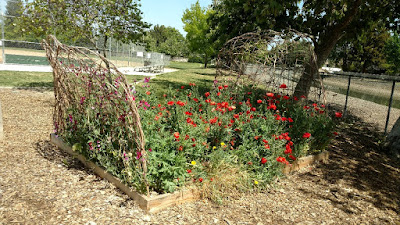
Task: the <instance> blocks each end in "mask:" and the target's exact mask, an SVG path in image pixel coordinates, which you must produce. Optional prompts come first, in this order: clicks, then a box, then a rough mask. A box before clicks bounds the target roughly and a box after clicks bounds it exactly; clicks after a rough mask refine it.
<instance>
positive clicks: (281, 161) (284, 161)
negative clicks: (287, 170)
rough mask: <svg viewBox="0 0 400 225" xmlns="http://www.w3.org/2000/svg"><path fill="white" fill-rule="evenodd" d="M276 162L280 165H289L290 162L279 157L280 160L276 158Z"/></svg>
mask: <svg viewBox="0 0 400 225" xmlns="http://www.w3.org/2000/svg"><path fill="white" fill-rule="evenodd" d="M276 161H278V162H280V163H285V164H289V162H288V161H286V158H284V157H281V156H279V157H278V158H276Z"/></svg>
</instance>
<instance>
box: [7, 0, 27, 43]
mask: <svg viewBox="0 0 400 225" xmlns="http://www.w3.org/2000/svg"><path fill="white" fill-rule="evenodd" d="M22 6H23V4H22V0H15V1H7V5H6V12H5V15H4V35H5V36H4V37H5V39H7V40H18V39H20V38H21V35H20V34H19V32H18V29H19V28H18V26H17V21H16V20H17V18H18V17H20V16H21V12H22ZM2 22H3V21H2Z"/></svg>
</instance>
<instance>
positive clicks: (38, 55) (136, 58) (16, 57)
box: [0, 0, 171, 72]
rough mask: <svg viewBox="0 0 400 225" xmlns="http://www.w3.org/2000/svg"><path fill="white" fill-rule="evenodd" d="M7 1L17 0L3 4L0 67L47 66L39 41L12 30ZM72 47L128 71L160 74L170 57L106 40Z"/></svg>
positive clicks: (14, 21)
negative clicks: (94, 54) (101, 55)
mask: <svg viewBox="0 0 400 225" xmlns="http://www.w3.org/2000/svg"><path fill="white" fill-rule="evenodd" d="M8 2H16V1H12V0H9V1H6V2H5V3H3V4H4V5H3V6H2V7H3V8H2V9H1V10H2V12H1V18H0V19H1V21H0V23H1V41H0V51H1V54H0V64H13V65H36V66H48V65H49V62H48V60H47V58H46V53H45V51H44V49H43V48H42V46H41V45H40V41H41V40H39V39H40V38H36V37H31V36H23V35H21V34H20V32H19V33H18V31H17V30H16V29H15V27H16V21H17V19H18V16H15V15H7V14H6V13H7V10H5V9H4V7H5V6H6V5H7V4H8ZM31 40H35V41H31ZM68 44H70V45H71V43H68ZM72 45H74V46H76V47H85V48H88V49H90V50H93V51H97V52H98V53H101V54H104V52H105V54H106V56H107V58H108V59H109V61H111V62H112V63H113V64H114V65H115V66H116V67H117V68H123V69H125V70H127V71H140V72H162V71H163V69H164V67H165V66H168V65H169V62H170V60H171V57H170V56H168V55H165V54H163V53H157V52H146V50H145V46H144V44H142V43H137V44H133V43H132V44H125V43H121V42H119V41H117V40H115V39H111V40H110V39H109V41H108V42H107V43H106V44H105V45H104V42H103V43H102V40H99V41H98V42H96V43H93V44H83V43H75V44H74V43H72ZM98 46H103V47H98ZM104 46H107V48H104Z"/></svg>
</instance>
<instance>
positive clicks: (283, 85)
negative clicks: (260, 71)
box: [279, 84, 287, 88]
mask: <svg viewBox="0 0 400 225" xmlns="http://www.w3.org/2000/svg"><path fill="white" fill-rule="evenodd" d="M279 88H287V86H286V84H281V86H279Z"/></svg>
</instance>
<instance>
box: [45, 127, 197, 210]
mask: <svg viewBox="0 0 400 225" xmlns="http://www.w3.org/2000/svg"><path fill="white" fill-rule="evenodd" d="M50 140H51V142H52V143H53V144H55V145H56V146H57V147H59V148H61V149H62V150H64V151H65V152H67V153H69V154H70V155H72V156H73V157H75V158H76V159H78V160H79V161H81V162H82V164H83V165H85V166H86V167H87V168H89V169H91V170H93V172H94V173H96V174H97V175H98V176H100V177H101V178H104V179H106V180H108V181H109V182H110V183H112V184H113V185H114V186H116V187H117V188H119V189H120V190H121V191H122V192H124V193H125V194H127V195H128V196H129V197H130V198H132V199H133V200H134V201H135V202H136V203H137V204H138V205H139V207H140V208H141V209H143V210H145V211H146V212H148V213H154V212H158V211H160V210H162V209H165V208H168V207H170V206H174V205H178V204H182V203H186V202H190V201H194V200H197V199H199V197H200V195H199V193H198V192H197V191H196V190H194V189H188V190H181V191H176V192H174V193H167V194H161V195H156V196H146V195H143V194H140V193H138V192H136V191H134V190H132V189H131V188H129V187H128V186H126V185H125V184H123V183H122V182H121V181H120V180H119V179H118V178H115V177H114V176H113V175H111V174H110V173H108V172H107V171H105V170H104V169H102V168H100V167H99V166H97V165H96V164H94V163H93V162H91V161H89V160H87V159H86V158H85V157H84V156H82V155H80V154H79V153H77V152H74V151H73V150H72V148H71V147H70V146H68V145H67V144H66V143H64V142H63V140H62V139H61V138H60V137H57V136H56V135H55V134H51V135H50Z"/></svg>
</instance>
